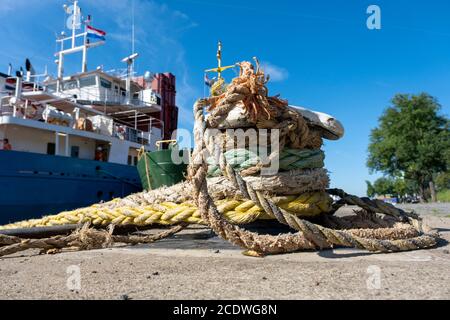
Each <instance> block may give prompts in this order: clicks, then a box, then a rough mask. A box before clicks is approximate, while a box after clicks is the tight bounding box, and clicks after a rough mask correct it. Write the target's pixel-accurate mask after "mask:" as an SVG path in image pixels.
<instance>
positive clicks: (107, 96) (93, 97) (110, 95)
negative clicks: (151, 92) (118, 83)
mask: <svg viewBox="0 0 450 320" xmlns="http://www.w3.org/2000/svg"><path fill="white" fill-rule="evenodd" d="M63 90H64V91H63V92H64V93H66V94H68V95H70V96H72V97H74V98H75V100H78V101H86V102H91V103H93V104H99V105H101V104H104V105H133V106H136V107H151V106H154V105H158V98H157V96H156V94H155V101H153V102H147V101H144V100H142V99H140V98H136V97H131V98H128V97H126V96H125V93H124V92H122V91H116V90H113V89H106V88H101V89H100V90H99V87H97V86H95V87H92V88H89V87H86V88H79V87H74V88H70V87H67V88H66V87H64V89H63ZM46 91H48V92H54V90H53V89H52V87H47V88H46Z"/></svg>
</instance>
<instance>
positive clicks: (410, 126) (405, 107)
mask: <svg viewBox="0 0 450 320" xmlns="http://www.w3.org/2000/svg"><path fill="white" fill-rule="evenodd" d="M391 102H392V105H391V106H390V107H388V108H387V109H386V110H385V111H384V112H383V114H382V115H381V117H380V118H379V120H378V126H377V127H376V128H375V129H373V130H372V131H371V134H370V144H369V149H368V152H369V156H368V159H367V166H368V168H369V170H370V172H371V173H373V172H381V173H383V175H384V177H383V178H380V179H378V180H377V181H375V182H374V183H373V184H372V183H370V182H367V194H368V196H370V197H374V196H376V195H388V194H389V195H395V196H398V197H403V196H406V195H414V194H417V195H419V196H420V199H421V201H436V200H437V197H436V194H437V190H445V189H450V176H449V175H450V174H449V171H448V169H449V167H450V122H449V119H448V117H447V116H446V115H442V114H440V111H441V109H442V107H441V105H440V104H439V103H438V101H437V99H436V98H434V97H432V96H431V95H429V94H427V93H422V94H419V95H408V94H397V95H396V96H395V97H394V98H393V99H392V101H391Z"/></svg>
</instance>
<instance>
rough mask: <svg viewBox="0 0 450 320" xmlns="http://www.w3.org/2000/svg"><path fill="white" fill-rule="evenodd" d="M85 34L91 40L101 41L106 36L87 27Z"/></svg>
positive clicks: (97, 30)
mask: <svg viewBox="0 0 450 320" xmlns="http://www.w3.org/2000/svg"><path fill="white" fill-rule="evenodd" d="M86 32H87V37H88V38H91V39H100V40H102V41H105V36H106V32H105V31H102V30H99V29H95V28H93V27H91V26H87V28H86Z"/></svg>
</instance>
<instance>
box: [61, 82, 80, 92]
mask: <svg viewBox="0 0 450 320" xmlns="http://www.w3.org/2000/svg"><path fill="white" fill-rule="evenodd" d="M77 88H78V84H77V81H76V80H71V81H66V82H64V90H71V89H77Z"/></svg>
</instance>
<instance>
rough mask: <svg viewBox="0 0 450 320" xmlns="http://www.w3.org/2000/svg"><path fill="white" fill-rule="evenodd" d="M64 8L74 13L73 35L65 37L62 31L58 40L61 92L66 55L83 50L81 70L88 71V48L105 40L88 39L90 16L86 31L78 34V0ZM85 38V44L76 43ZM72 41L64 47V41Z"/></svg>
mask: <svg viewBox="0 0 450 320" xmlns="http://www.w3.org/2000/svg"><path fill="white" fill-rule="evenodd" d="M64 9H65V11H66V13H69V14H72V15H71V16H70V17H69V20H71V28H70V29H71V30H72V36H70V37H65V35H64V32H63V33H61V35H62V36H61V37H60V38H58V39H57V40H56V42H57V43H59V44H60V51H59V52H57V53H56V54H55V56H57V57H58V60H57V61H56V62H57V64H58V79H57V82H56V92H61V89H62V88H61V84H62V80H63V76H64V57H65V56H66V55H69V54H73V53H77V52H80V51H82V53H83V58H82V66H81V72H86V71H87V50H88V49H90V48H94V47H98V46H100V45H103V44H104V43H105V41H98V42H94V43H90V42H88V41H87V24H88V23H90V18H89V20H88V21H86V22H84V32H82V33H79V34H77V29H80V24H81V18H82V17H81V9H80V7H79V6H78V1H76V0H75V1H74V2H73V5H72V6H67V5H64ZM80 37H81V38H83V44H82V45H80V46H77V45H76V39H77V38H80ZM68 41H70V46H69V47H68V48H65V47H64V43H66V42H68Z"/></svg>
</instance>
